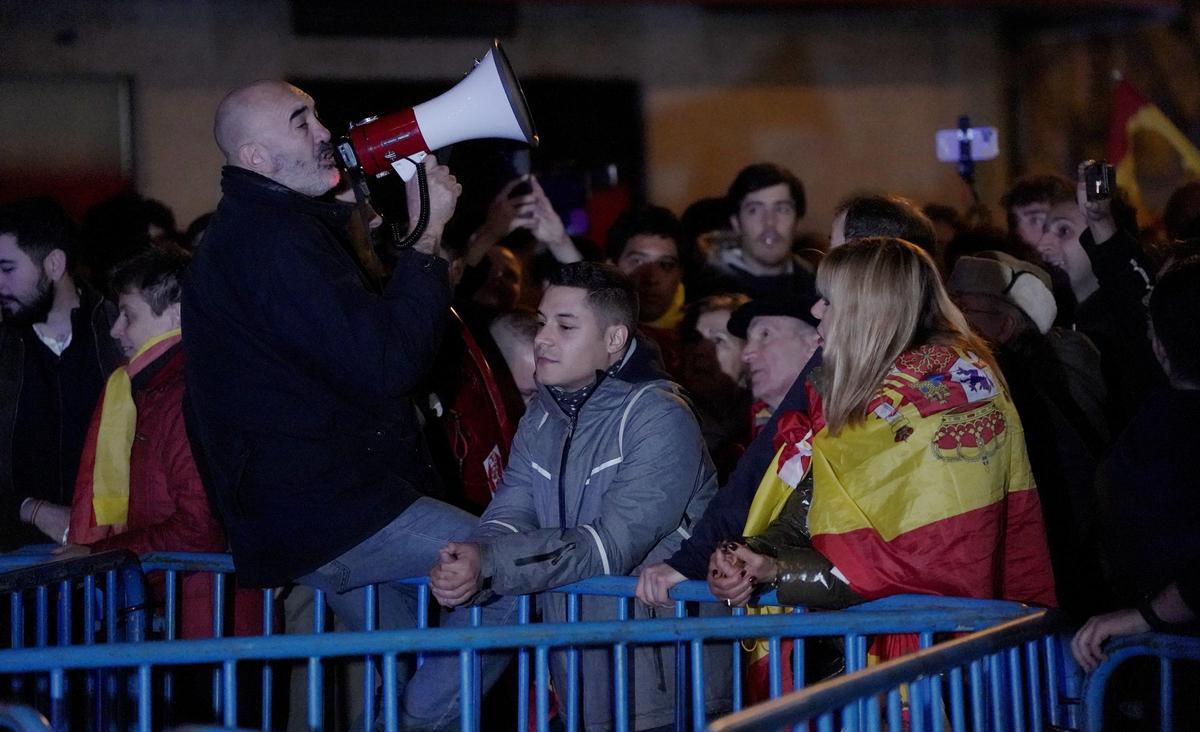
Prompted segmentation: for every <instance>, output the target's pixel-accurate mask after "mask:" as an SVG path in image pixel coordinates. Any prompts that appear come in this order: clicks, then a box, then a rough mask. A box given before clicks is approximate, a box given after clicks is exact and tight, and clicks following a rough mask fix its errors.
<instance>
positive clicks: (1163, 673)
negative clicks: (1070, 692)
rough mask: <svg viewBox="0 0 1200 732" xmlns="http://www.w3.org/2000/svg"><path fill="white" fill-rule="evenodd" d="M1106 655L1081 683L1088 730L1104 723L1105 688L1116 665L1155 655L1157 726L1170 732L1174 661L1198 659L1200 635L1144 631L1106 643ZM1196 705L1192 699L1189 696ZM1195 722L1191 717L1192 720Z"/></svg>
mask: <svg viewBox="0 0 1200 732" xmlns="http://www.w3.org/2000/svg"><path fill="white" fill-rule="evenodd" d="M1104 651H1105V653H1106V654H1107V655H1106V657H1105V659H1104V660H1103V661H1102V662H1101V663H1100V665H1099V666H1098V667H1097V668H1096V670H1095V671H1093V672H1092V673H1091V674H1090V675H1089V676H1088V679H1087V683H1086V685H1085V686H1084V718H1085V719H1086V721H1087V729H1088V730H1089V731H1096V732H1098V731H1099V730H1100V729H1102V728H1103V726H1104V711H1105V709H1104V701H1105V692H1106V691H1107V690H1108V686H1109V681H1111V680H1112V676H1113V673H1114V672H1115V671H1116V670H1117V668H1118V667H1119V666H1121V665H1122V664H1124V663H1126V662H1127V661H1129V660H1131V659H1134V658H1139V657H1151V658H1157V659H1158V672H1159V677H1158V694H1159V696H1158V700H1157V706H1158V714H1159V729H1160V730H1162V732H1171V730H1173V729H1175V715H1174V711H1175V699H1176V697H1177V690H1176V686H1175V672H1174V665H1175V663H1176V662H1178V661H1189V662H1193V663H1195V662H1200V638H1196V637H1191V636H1179V635H1167V634H1165V633H1146V634H1144V635H1135V636H1128V637H1125V638H1117V639H1115V640H1113V641H1110V642H1109V643H1108V644H1106V645H1105V648H1104ZM1190 701H1191V702H1192V704H1193V706H1194V705H1195V701H1196V700H1195V699H1194V698H1193V699H1191V700H1190ZM1192 721H1193V723H1194V719H1193V720H1192Z"/></svg>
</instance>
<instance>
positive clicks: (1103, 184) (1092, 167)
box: [1083, 160, 1117, 201]
mask: <svg viewBox="0 0 1200 732" xmlns="http://www.w3.org/2000/svg"><path fill="white" fill-rule="evenodd" d="M1083 182H1084V186H1085V190H1086V192H1087V200H1089V201H1107V200H1108V199H1110V198H1112V193H1113V189H1114V188H1116V187H1117V171H1116V168H1114V167H1113V166H1111V165H1109V164H1108V163H1107V162H1106V161H1104V160H1099V161H1097V160H1089V161H1087V163H1086V166H1085V167H1084V169H1083Z"/></svg>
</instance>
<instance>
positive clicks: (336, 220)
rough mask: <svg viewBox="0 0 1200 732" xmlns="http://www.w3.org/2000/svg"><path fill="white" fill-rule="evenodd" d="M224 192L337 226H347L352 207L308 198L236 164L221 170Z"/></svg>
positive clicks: (322, 199)
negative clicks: (313, 217) (314, 217)
mask: <svg viewBox="0 0 1200 732" xmlns="http://www.w3.org/2000/svg"><path fill="white" fill-rule="evenodd" d="M221 192H222V193H224V194H225V195H227V196H231V197H234V198H243V199H250V200H253V201H256V202H258V203H261V204H265V205H267V206H278V207H280V208H286V209H288V210H289V211H296V212H300V213H306V214H309V215H311V216H316V217H317V218H319V219H321V220H323V221H325V222H327V223H329V224H334V225H345V224H346V222H347V221H348V220H349V218H350V210H351V208H352V207H351V206H350V205H349V204H345V203H341V202H340V201H330V200H326V199H324V198H313V197H312V196H306V195H304V194H303V193H299V192H297V191H293V190H292V189H291V188H288V187H287V186H285V185H283V184H281V183H276V182H275V181H273V180H271V179H270V178H267V177H266V176H263V175H259V174H258V173H255V172H253V171H250V170H246V169H245V168H239V167H237V166H235V165H226V166H225V167H223V168H221Z"/></svg>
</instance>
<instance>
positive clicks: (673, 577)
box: [636, 562, 687, 607]
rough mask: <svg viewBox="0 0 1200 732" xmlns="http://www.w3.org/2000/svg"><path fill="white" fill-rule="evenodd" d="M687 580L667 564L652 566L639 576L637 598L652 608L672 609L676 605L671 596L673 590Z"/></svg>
mask: <svg viewBox="0 0 1200 732" xmlns="http://www.w3.org/2000/svg"><path fill="white" fill-rule="evenodd" d="M685 579H687V577H684V576H683V575H682V574H681V573H680V572H679V571H678V570H676V569H675V568H674V567H672V566H671V565H669V564H667V563H666V562H659V563H658V564H654V565H651V566H649V567H646V568H645V569H644V570H642V573H641V574H640V575H638V582H637V590H636V594H637V598H638V599H639V600H641V601H642V603H644V604H645V605H648V606H650V607H670V606H671V605H672V604H673V603H674V600H672V599H671V596H670V594H669V593H670V592H671V588H672V587H674V586H675V585H677V584H679V583H680V582H683V581H684V580H685Z"/></svg>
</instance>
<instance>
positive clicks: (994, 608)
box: [20, 553, 1027, 730]
mask: <svg viewBox="0 0 1200 732" xmlns="http://www.w3.org/2000/svg"><path fill="white" fill-rule="evenodd" d="M104 557H105V555H98V556H94V557H88V558H84V559H81V560H72V563H67V562H59V563H56V564H57V565H58V569H57V570H56V571H58V572H59V573H60V574H62V573H64V572H67V571H68V567H69V566H74V567H76V568H77V571H78V569H79V568H87V567H88V566H90V565H93V564H95V563H97V562H101V561H112V560H105V558H104ZM121 561H123V562H126V563H127V562H128V561H129V557H128V556H125V557H124V558H123V559H122V560H121ZM50 566H55V565H50ZM141 568H142V569H144V570H145V571H146V572H164V573H165V574H166V586H167V593H166V603H167V612H166V623H165V628H164V633H163V637H165V638H166V639H168V640H170V639H174V638H175V637H176V620H175V619H176V618H177V617H178V611H179V608H178V607H177V605H178V601H177V597H178V592H177V588H178V574H179V573H181V572H198V571H200V572H211V573H213V574H214V575H215V581H214V585H213V586H214V592H213V597H212V603H213V611H214V618H222V617H224V615H225V612H224V600H225V591H224V584H225V582H226V581H227V580H226V578H227V576H228V575H229V574H230V573H231V572H232V571H233V564H232V561H231V559H230V558H229V556H227V555H222V554H213V555H194V554H190V555H189V554H175V553H160V554H149V555H145V556H143V557H142V560H141ZM20 574H22V575H28V574H29V572H28V571H27V572H23V573H20ZM407 582H409V583H411V584H416V585H418V587H417V588H416V590H417V597H418V624H419V626H420V627H421V628H424V627H426V626H427V625H428V623H429V591H428V588H427V587H426V586H425V585H424V579H413V580H407ZM27 584H28V582H27ZM43 584H44V583H43ZM635 585H636V579H635V578H631V577H597V578H592V579H589V580H586V581H584V582H581V583H577V584H574V585H570V586H567V587H562V588H558V589H557V590H555V592H560V593H564V594H566V595H567V598H568V600H567V607H568V621H569V622H570V623H574V622H576V621H578V620H579V604H580V602H579V601H580V598H581V597H584V596H608V597H612V598H614V602H615V603H616V607H617V613H616V615H617V617H618V618H620V619H622V620H624V619H627V618H629V617H630V616H631V614H630V609H631V603H632V597H633V594H634V588H635ZM43 591H44V590H43ZM264 593H265V594H264V603H263V605H264V612H263V633H262V635H263V636H264V637H263V638H262V639H260V641H261V642H271V641H273V640H276V639H273V638H270V636H271V635H272V603H273V599H274V596H273V592H272V591H271V590H264ZM110 594H112V593H110ZM316 595H317V596H316V598H315V612H314V626H313V631H314V633H321V632H323V631H324V630H325V617H324V609H323V608H324V601H323V597H322V596H321V594H320V593H316ZM374 595H375V593H374V590H373V589H368V591H367V592H366V593H365V602H366V603H367V607H368V612H367V613H366V619H367V628H368V630H371V629H374V628H375V627H376V626H375V625H374V623H375V617H376V616H375V614H374V612H373V610H374V607H373V606H374V603H375V597H374ZM672 597H673V599H674V600H675V607H674V611H673V612H674V614H675V616H676V617H677V618H683V617H684V616H685V615H686V613H687V607H688V605H689V604H690V603H703V602H708V603H714V602H716V599H715V598H713V597H712V596H711V595H710V594H709V593H708V589H707V587H706V586H705V584H704V583H701V582H685V583H682V584H680V585H679V586H677V587H676V588H675V589H674V590H673V591H672ZM761 602H762V603H763V604H772V603H774V602H775V598H774V597H773V596H770V595H769V596H766V597H764V598H761ZM742 612H743V611H738V610H735V613H737V614H740V613H742ZM1024 612H1027V609H1026V608H1023V607H1022V606H1020V605H1017V604H1015V603H1006V602H999V601H981V600H957V599H953V598H932V597H895V598H889V599H887V600H882V601H878V602H876V603H870V604H867V605H863V606H859V607H858V608H855V609H851V610H848V611H845V613H840V614H838V616H840V617H845V618H847V619H848V620H849V621H850V624H849V625H847V626H846V627H844V628H842V629H841V630H840V631H839V632H827V631H820V632H818V631H815V630H811V629H810V631H809V632H797V633H795V634H794V635H793V636H790V637H794V638H797V639H798V640H797V642H795V644H794V651H793V654H792V658H791V660H792V665H793V673H794V675H795V679H796V683H797V686H802V685H803V683H804V651H805V648H804V646H805V644H804V642H803V638H806V637H821V636H826V637H829V636H832V637H837V638H840V639H843V642H844V647H845V648H846V657H845V663H846V668H847V670H850V671H853V670H855V669H857V668H861V667H862V666H863V665H865V654H866V636H867V635H868V634H874V633H882V632H891V631H889V630H888V629H887V628H884V627H875V626H870V625H869V624H868V625H867V626H861V625H859V624H858V623H861V622H862V619H868V620H869V619H870V618H872V617H876V616H877V615H878V614H882V613H887V614H889V617H890V618H891V623H892V625H895V623H896V622H897V621H896V618H898V617H903V618H904V620H903V622H900V625H901V626H903V628H902V629H903V630H904V632H919V633H921V634H922V635H921V639H922V642H923V644H926V645H928V644H929V643H931V642H932V639H933V634H934V633H946V632H960V631H966V630H974V629H977V628H981V627H987V626H988V625H991V624H995V623H997V622H1001V621H1002V620H1005V619H1009V618H1012V617H1016V616H1018V615H1020V614H1022V613H1024ZM471 613H472V621H473V623H474V624H476V625H477V624H478V623H479V620H480V614H479V611H478V610H477V609H474V610H472V611H471ZM863 613H865V614H863ZM872 613H875V614H876V615H875V616H873V615H872ZM860 614H863V615H860ZM532 615H533V607H532V602H531V598H529V597H523V598H520V599H519V606H518V624H520V625H524V624H528V623H529V622H530V620H531V619H532ZM142 616H143V618H142V625H143V627H144V626H145V625H146V624H147V623H148V620H147V619H146V618H145V613H144V612H143V613H142ZM827 616H828V614H820V615H813V616H811V617H813V618H818V617H820V618H822V619H823V620H825V619H827ZM791 617H793V619H798V620H799V621H800V622H801V624H802V625H803V624H804V622H803V618H804V617H805V616H791ZM39 618H42V619H45V617H44V614H39ZM717 620H722V619H719V618H718V619H717ZM749 620H757V619H751V618H743V619H741V620H739V621H737V625H736V626H734V627H738V628H739V629H741V630H743V631H745V629H746V628H749V627H751V626H743V625H742V623H744V622H746V621H749ZM723 621H724V622H726V623H729V620H728V619H723ZM643 622H646V621H641V622H639V626H640V625H641V624H642V623H643ZM44 624H45V623H39V626H41V625H44ZM822 627H825V626H822ZM213 630H214V635H215V636H218V637H220V636H221V635H223V634H224V628H223V627H222V624H221V623H220V622H219V621H218V622H214V625H213ZM437 632H442V631H437ZM338 637H339V638H342V637H345V634H338ZM754 637H759V636H757V635H755V634H754V633H750V632H742V633H741V634H740V636H739V639H740V638H754ZM59 640H60V645H69V644H70V639H69V638H67V639H65V640H64V639H62V638H60V639H59ZM695 640H697V639H693V638H689V639H687V640H678V641H676V643H677V647H678V648H679V649H680V650H684V651H686V650H691V651H692V653H691V659H690V662H689V658H688V654H687V653H686V652H684V653H678V654H676V675H677V684H676V689H677V693H678V694H679V695H681V696H680V698H679V700H678V703H677V705H676V706H677V713H678V714H679V715H680V716H679V717H678V718H677V720H676V726H677V728H680V729H682V728H685V727H687V726H688V724H687V722H688V721H689V720H687V719H686V713H687V712H686V710H687V708H688V706H689V700H688V698H687V696H686V695H687V689H688V684H687V681H688V680H689V677H691V678H693V679H694V677H695V675H696V674H697V673H698V671H697V668H696V667H697V665H698V664H700V660H701V657H700V656H699V655H698V653H699V649H700V647H701V645H702V644H703V642H704V640H705V638H704V637H699V639H698V641H697V642H698V643H699V644H701V645H697V646H695V648H692V647H691V644H692V643H693V641H695ZM629 643H633V644H635V645H636V644H637V641H636V639H632V638H631V639H630V641H629V642H628V643H622V644H617V645H615V646H614V647H613V652H614V657H613V658H614V662H615V665H616V667H617V668H620V667H621V666H622V664H623V663H625V662H627V660H628V652H629V647H630V646H629ZM770 643H771V646H772V649H773V651H774V653H773V662H772V664H771V668H770V672H769V677H770V688H771V695H772V697H774V696H778V694H779V693H780V687H781V684H780V677H781V663H780V662H781V654H780V652H779V649H780V647H781V637H775V638H772V639H771V641H770ZM506 647H510V648H514V649H516V651H517V675H518V688H519V689H527V688H529V681H530V676H531V672H532V671H533V669H531V661H532V660H535V656H536V651H535V650H534V649H532V648H531V647H524V646H521V645H512V646H506ZM738 649H739V644H737V643H735V644H734V645H733V654H732V657H733V664H734V669H733V673H732V677H733V680H734V689H733V691H732V694H731V696H732V699H733V705H734V709H738V708H740V706H741V698H742V689H741V678H742V673H741V654H740V653H739V652H738ZM414 650H416V651H418V652H419V651H420V649H419V648H414ZM442 650H445V649H444V648H443V649H442ZM578 653H579V651H578V649H577V648H568V649H567V655H568V666H569V672H568V674H567V679H566V682H565V687H564V688H563V689H560V690H559V692H560V694H561V695H562V697H563V701H564V705H563V706H564V711H565V716H566V719H567V723H568V728H570V729H575V728H576V726H577V723H578V716H579V714H578V699H579V684H580V680H579V674H578V657H579V656H578ZM340 655H343V656H344V655H347V654H340ZM297 658H299V657H297ZM304 658H305V660H306V663H307V668H308V671H309V674H308V689H307V696H308V699H307V702H308V703H307V713H308V717H309V719H308V722H309V724H310V726H312V727H314V728H318V727H320V726H321V713H322V707H323V698H322V695H323V667H322V663H321V662H320V659H319V658H318V657H316V656H304ZM572 659H574V662H572ZM367 660H368V661H372V660H375V659H367ZM365 668H366V673H365V678H364V689H363V691H364V698H365V699H366V700H367V702H368V703H367V705H366V706H367V708H366V709H365V718H366V722H367V724H368V727H369V725H370V724H371V723H373V721H374V719H375V717H376V716H377V712H378V710H377V709H375V707H374V704H373V703H372V701H373V700H374V697H375V694H374V689H375V686H376V684H377V680H378V677H377V676H376V674H377V673H378V672H377V670H376V668H375V665H374V663H371V662H368V663H367V664H366V665H365ZM700 672H702V669H701V670H700ZM261 674H262V681H261V698H262V701H263V710H262V711H263V716H262V721H261V723H262V728H263V729H270V728H272V726H273V725H272V719H271V708H272V704H271V674H272V668H271V664H264V665H263V668H262V671H261ZM617 676H618V677H620V676H621V674H617ZM232 679H233V677H232V676H230V675H229V672H228V671H227V669H226V668H225V664H218V665H217V666H216V668H215V670H214V675H213V685H212V701H213V705H212V709H213V714H214V716H215V717H216V718H224V717H226V715H227V714H228V711H229V709H230V706H229V705H230V701H229V699H228V692H229V690H230V688H231V687H230V684H231V683H233V681H232ZM545 680H546V678H545V677H544V676H538V677H537V681H538V687H539V688H540V687H542V686H543V685H544V683H545ZM470 686H471V688H473V689H476V690H477V689H478V671H477V670H474V669H472V673H471V677H470ZM690 691H691V696H692V699H691V701H690V703H691V704H692V705H693V719H692V720H690V721H691V722H693V723H695V722H697V721H698V720H697V719H696V718H695V717H694V714H695V708H694V706H695V703H696V700H697V699H699V700H700V704H701V707H700V709H701V712H700V713H701V714H703V708H702V707H703V704H702V702H703V687H702V686H701V687H697V686H695V682H694V680H693V682H692V686H691V689H690ZM162 693H163V703H164V704H165V705H168V706H169V705H170V703H171V699H172V693H173V690H172V678H171V674H170V672H169V671H168V672H165V673H164V674H163V685H162ZM473 696H478V694H477V693H476V694H474V695H473ZM529 715H530V709H529V698H528V696H527V695H525V694H518V698H517V727H518V729H522V730H523V729H527V728H528V720H529Z"/></svg>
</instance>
